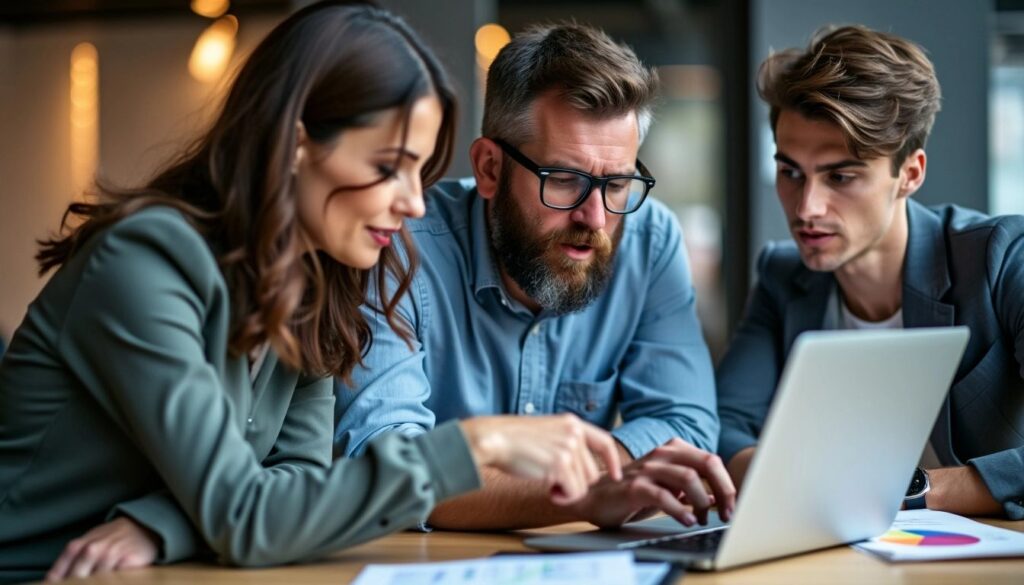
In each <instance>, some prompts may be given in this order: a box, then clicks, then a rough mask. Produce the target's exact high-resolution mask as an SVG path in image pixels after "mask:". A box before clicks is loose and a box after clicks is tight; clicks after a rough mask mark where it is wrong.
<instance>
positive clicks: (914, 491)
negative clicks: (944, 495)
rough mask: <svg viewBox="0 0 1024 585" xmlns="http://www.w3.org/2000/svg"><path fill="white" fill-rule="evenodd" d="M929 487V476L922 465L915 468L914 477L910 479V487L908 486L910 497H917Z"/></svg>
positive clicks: (908, 495)
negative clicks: (922, 468)
mask: <svg viewBox="0 0 1024 585" xmlns="http://www.w3.org/2000/svg"><path fill="white" fill-rule="evenodd" d="M927 487H928V478H927V476H925V474H924V471H922V470H921V468H920V467H918V468H917V469H915V470H914V477H913V478H912V479H911V480H910V487H908V488H907V495H906V497H908V498H916V497H918V496H920V495H922V494H923V493H924V492H925V488H927Z"/></svg>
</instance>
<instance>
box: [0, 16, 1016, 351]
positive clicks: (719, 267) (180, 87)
mask: <svg viewBox="0 0 1024 585" xmlns="http://www.w3.org/2000/svg"><path fill="white" fill-rule="evenodd" d="M304 4H306V2H302V1H286V0H230V1H228V0H192V1H191V2H189V0H62V1H61V0H50V1H47V0H40V1H35V2H4V3H0V79H2V80H3V82H2V83H0V129H2V131H0V338H3V339H10V336H11V334H12V333H13V331H14V329H15V328H16V327H17V325H18V324H19V323H20V321H21V319H22V318H23V317H24V314H25V310H26V307H27V306H28V304H29V303H30V302H31V300H32V299H33V298H34V297H35V295H36V294H37V293H38V292H39V290H40V289H41V288H42V285H43V284H44V282H45V278H46V276H42V277H41V276H39V275H38V274H37V269H36V263H35V260H34V258H33V257H34V255H35V252H36V249H37V244H36V241H37V240H39V239H40V238H44V237H46V236H47V235H49V234H51V233H53V231H54V230H55V229H56V228H57V227H58V224H59V220H60V216H61V213H62V212H63V210H64V208H65V207H66V206H67V204H68V203H69V202H71V201H74V200H81V199H84V198H88V197H89V194H88V189H89V185H90V184H91V183H92V181H93V179H94V178H95V177H99V178H101V179H102V180H104V181H107V182H110V183H112V184H115V185H134V184H138V183H140V182H142V181H144V180H145V179H146V178H147V177H148V176H149V174H150V173H152V172H153V170H154V169H155V167H156V165H157V164H158V163H159V162H160V161H161V160H163V159H164V157H166V156H167V154H168V153H170V152H172V151H174V150H175V148H176V147H178V146H179V145H181V144H182V143H183V141H186V140H188V138H189V137H191V136H193V135H194V134H195V133H196V132H197V131H198V130H199V129H200V128H202V126H203V124H204V123H205V122H206V121H207V120H208V119H209V116H210V115H211V113H212V112H213V111H214V110H215V108H216V107H217V103H218V99H219V97H220V96H221V95H222V93H223V90H224V88H225V87H226V85H227V80H229V79H230V76H231V72H232V70H233V69H234V68H235V67H236V66H237V65H238V64H239V63H240V62H241V61H242V59H243V58H244V56H245V55H246V54H247V52H248V51H249V50H251V49H252V47H253V46H255V44H256V43H257V42H258V41H259V39H260V38H261V37H262V36H263V35H264V34H266V33H267V32H268V31H269V30H270V29H271V28H272V27H273V26H274V25H275V24H276V23H277V22H279V21H280V20H281V19H283V18H284V17H285V16H286V15H287V14H289V13H290V12H291V11H293V10H295V9H297V8H298V7H301V6H302V5H304ZM381 4H382V5H383V6H385V7H387V8H390V9H392V10H394V11H396V12H398V13H399V14H401V15H403V16H404V17H405V18H406V19H407V20H408V21H409V22H410V23H411V24H412V26H413V27H414V28H416V29H417V30H418V31H420V32H421V34H422V35H423V36H424V37H425V38H426V39H427V41H428V42H429V43H430V44H431V45H432V46H433V47H434V48H435V50H436V51H437V52H438V53H439V54H440V55H441V56H442V59H443V61H444V63H445V64H446V65H447V67H448V69H449V72H450V74H451V75H452V76H453V78H454V80H455V82H456V84H457V86H458V88H459V90H460V92H461V97H462V106H463V107H462V112H461V119H460V125H459V134H458V143H457V145H456V156H455V159H454V161H453V164H452V167H451V168H450V170H449V174H450V175H451V176H467V175H469V174H470V169H469V163H468V159H467V157H466V156H465V153H466V152H467V149H468V146H469V143H470V142H471V141H472V140H473V138H474V137H476V136H477V135H478V132H479V127H480V113H481V109H482V103H483V91H484V85H483V83H484V79H485V78H486V73H487V67H488V65H489V62H490V60H491V59H493V56H494V54H495V53H496V52H497V50H498V49H500V47H501V46H502V44H503V42H506V40H507V38H508V35H510V34H511V35H514V34H515V33H516V32H517V31H520V30H523V29H524V28H525V27H527V26H528V25H530V24H531V23H535V22H546V21H558V20H564V19H573V20H576V21H578V22H582V23H588V24H592V25H595V26H598V27H600V28H603V29H605V30H606V31H608V32H609V33H610V34H611V35H612V36H613V37H614V38H616V39H618V40H620V41H623V42H626V43H628V44H629V45H631V46H632V47H633V48H634V49H635V50H636V52H637V54H638V55H639V56H640V58H641V59H642V60H644V61H645V62H647V63H649V64H651V65H653V66H655V67H657V69H658V71H659V74H660V77H661V80H662V95H661V98H660V101H659V105H658V107H657V110H656V112H655V123H654V124H653V126H652V130H651V132H650V135H649V136H648V138H647V140H646V142H645V143H644V145H643V147H642V149H641V154H640V157H641V159H642V160H644V162H645V163H646V165H647V166H648V167H649V168H650V169H651V171H652V172H653V174H654V175H655V176H656V178H657V180H658V184H657V187H656V189H655V191H654V196H656V197H658V198H659V199H661V200H662V201H664V202H665V203H667V204H668V205H669V206H670V208H671V209H672V210H673V211H674V212H675V213H676V214H677V215H678V217H679V220H680V222H681V225H682V226H683V230H684V233H685V236H686V247H687V251H688V254H689V259H690V265H691V270H692V272H693V275H694V279H695V283H696V286H697V289H698V302H699V313H700V317H701V321H702V324H703V327H704V334H705V337H706V339H707V341H708V344H709V347H710V348H711V350H712V353H713V355H714V356H715V357H717V356H720V355H721V353H722V351H723V350H724V348H725V345H726V343H727V342H728V339H729V334H730V331H731V330H732V328H733V327H734V326H735V324H736V322H737V321H738V319H739V317H740V315H741V312H742V310H743V305H744V301H745V299H746V296H747V293H748V290H749V287H750V285H751V277H752V265H753V262H754V260H755V259H756V255H757V252H758V250H759V249H760V248H761V246H762V245H763V244H764V243H765V242H766V241H768V240H773V239H785V238H788V237H789V236H788V233H787V229H786V225H785V221H784V219H783V216H782V212H781V210H780V209H779V206H778V203H777V201H776V198H775V192H774V186H773V182H774V162H773V160H772V154H773V151H774V148H773V142H772V136H771V131H770V128H769V127H768V124H767V110H766V108H765V107H764V106H763V104H761V103H760V102H759V100H758V99H757V96H756V92H755V89H754V77H755V72H756V69H757V65H758V63H760V61H761V60H762V59H763V58H764V57H766V56H767V55H768V54H769V52H770V51H771V50H773V49H782V48H787V47H792V46H801V47H802V46H805V45H806V43H807V41H808V40H809V38H810V35H811V33H812V32H813V31H814V30H815V29H817V28H818V27H819V26H821V25H824V24H829V23H834V24H847V23H861V24H864V25H867V26H869V27H872V28H876V29H881V30H887V31H891V32H893V33H896V34H899V35H902V36H905V37H908V38H910V39H912V40H914V41H916V42H918V43H920V44H921V45H923V46H924V47H925V48H926V49H927V50H928V53H929V56H930V57H931V59H932V60H933V62H934V63H935V66H936V68H937V73H938V77H939V81H940V83H941V84H942V90H943V104H942V111H941V113H940V114H939V116H938V119H937V121H936V124H935V128H934V130H933V133H932V136H931V139H930V142H929V144H928V155H929V167H928V179H927V182H926V184H925V186H924V188H923V189H922V190H921V192H920V193H918V194H917V195H915V197H917V198H918V200H920V201H922V202H925V203H928V204H937V203H941V202H951V203H956V204H959V205H962V206H965V207H970V208H974V209H978V210H981V211H985V212H988V213H994V214H1006V213H1024V188H1022V185H1024V0H860V1H858V2H849V1H847V0H813V1H812V0H381Z"/></svg>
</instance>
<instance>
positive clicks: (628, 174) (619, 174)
mask: <svg viewBox="0 0 1024 585" xmlns="http://www.w3.org/2000/svg"><path fill="white" fill-rule="evenodd" d="M538 166H539V167H541V168H544V167H548V168H550V167H559V168H563V169H571V170H574V171H580V172H581V173H587V174H588V175H593V176H595V177H632V176H636V175H637V174H639V173H640V169H638V168H636V166H635V165H634V167H633V170H631V171H621V172H617V173H605V174H603V175H594V174H593V173H590V172H587V171H584V170H582V169H580V168H579V167H578V166H576V165H574V164H572V163H568V162H565V161H563V160H559V159H555V160H554V161H552V162H551V164H546V165H538Z"/></svg>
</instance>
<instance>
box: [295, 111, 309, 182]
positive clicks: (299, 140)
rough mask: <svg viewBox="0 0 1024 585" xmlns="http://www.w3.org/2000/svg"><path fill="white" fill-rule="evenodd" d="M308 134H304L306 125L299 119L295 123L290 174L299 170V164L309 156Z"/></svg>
mask: <svg viewBox="0 0 1024 585" xmlns="http://www.w3.org/2000/svg"><path fill="white" fill-rule="evenodd" d="M309 148H310V143H309V135H308V134H306V125H305V124H303V123H302V120H299V121H298V122H296V123H295V155H294V156H293V157H292V174H293V175H294V174H296V173H298V172H299V166H301V165H302V163H303V162H305V161H306V158H307V157H308V156H309Z"/></svg>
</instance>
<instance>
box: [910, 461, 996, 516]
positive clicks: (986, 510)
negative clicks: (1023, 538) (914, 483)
mask: <svg viewBox="0 0 1024 585" xmlns="http://www.w3.org/2000/svg"><path fill="white" fill-rule="evenodd" d="M928 474H929V476H930V478H931V484H932V487H931V490H929V491H928V493H927V494H926V495H925V503H926V505H927V506H928V508H929V509H931V510H942V511H946V512H953V513H955V514H962V515H964V516H995V515H999V514H1001V513H1002V511H1003V510H1002V506H1000V505H999V502H997V501H996V500H995V499H994V498H993V497H992V494H991V493H990V492H989V490H988V487H986V486H985V482H983V481H982V479H981V475H979V474H978V470H977V469H975V468H974V467H973V466H971V465H965V466H962V467H943V468H941V469H931V470H929V471H928Z"/></svg>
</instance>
